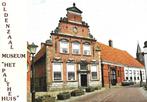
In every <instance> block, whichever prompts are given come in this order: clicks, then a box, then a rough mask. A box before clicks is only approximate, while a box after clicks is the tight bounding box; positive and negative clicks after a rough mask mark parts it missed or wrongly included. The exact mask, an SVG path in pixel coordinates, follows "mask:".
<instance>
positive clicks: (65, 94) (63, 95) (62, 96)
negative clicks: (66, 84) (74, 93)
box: [57, 92, 70, 100]
mask: <svg viewBox="0 0 147 102" xmlns="http://www.w3.org/2000/svg"><path fill="white" fill-rule="evenodd" d="M69 98H70V93H69V92H62V93H59V94H58V95H57V99H58V100H65V99H69Z"/></svg>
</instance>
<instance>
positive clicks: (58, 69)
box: [53, 63, 61, 72]
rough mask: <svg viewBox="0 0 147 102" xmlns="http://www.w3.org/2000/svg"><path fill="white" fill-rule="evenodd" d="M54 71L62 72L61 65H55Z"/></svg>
mask: <svg viewBox="0 0 147 102" xmlns="http://www.w3.org/2000/svg"><path fill="white" fill-rule="evenodd" d="M53 71H59V72H61V63H53Z"/></svg>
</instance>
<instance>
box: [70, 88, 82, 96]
mask: <svg viewBox="0 0 147 102" xmlns="http://www.w3.org/2000/svg"><path fill="white" fill-rule="evenodd" d="M81 95H84V91H83V90H80V89H78V90H74V91H72V92H71V96H81Z"/></svg>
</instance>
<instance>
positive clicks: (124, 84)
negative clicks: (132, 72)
mask: <svg viewBox="0 0 147 102" xmlns="http://www.w3.org/2000/svg"><path fill="white" fill-rule="evenodd" d="M121 84H122V86H129V85H134V82H133V81H123V82H122V83H121Z"/></svg>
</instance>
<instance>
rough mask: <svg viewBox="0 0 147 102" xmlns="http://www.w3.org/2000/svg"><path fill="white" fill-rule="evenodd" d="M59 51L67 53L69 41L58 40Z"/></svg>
mask: <svg viewBox="0 0 147 102" xmlns="http://www.w3.org/2000/svg"><path fill="white" fill-rule="evenodd" d="M63 49H66V50H67V51H65V52H64V51H63ZM60 53H65V54H66V53H67V54H68V53H69V42H68V41H67V40H66V39H62V40H60Z"/></svg>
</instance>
